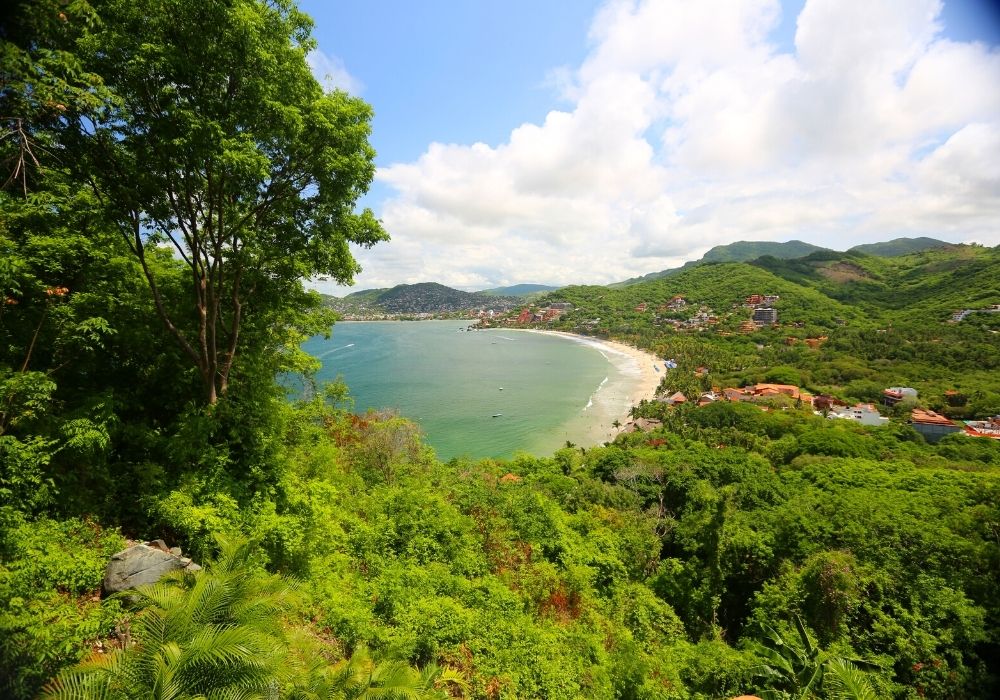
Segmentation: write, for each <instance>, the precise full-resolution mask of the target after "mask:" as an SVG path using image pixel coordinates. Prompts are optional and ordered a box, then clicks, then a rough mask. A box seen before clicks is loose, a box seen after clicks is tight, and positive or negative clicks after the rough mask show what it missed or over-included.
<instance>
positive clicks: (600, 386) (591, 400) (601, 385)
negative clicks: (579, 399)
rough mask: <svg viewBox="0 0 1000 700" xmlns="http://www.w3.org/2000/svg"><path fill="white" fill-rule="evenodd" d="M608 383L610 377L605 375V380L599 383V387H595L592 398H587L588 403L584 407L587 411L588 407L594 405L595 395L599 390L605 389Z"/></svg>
mask: <svg viewBox="0 0 1000 700" xmlns="http://www.w3.org/2000/svg"><path fill="white" fill-rule="evenodd" d="M607 383H608V378H607V377H605V378H604V380H603V381H602V382H601V383H600V384H598V385H597V388H596V389H594V393H593V394H591V395H590V398H588V399H587V405H586V406H584V407H583V410H584V411H586V410H587V409H588V408H590V407H591V406H593V405H594V397H595V396H597V392H599V391H600V390H601V389H603V388H604V385H605V384H607Z"/></svg>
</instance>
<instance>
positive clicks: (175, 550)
mask: <svg viewBox="0 0 1000 700" xmlns="http://www.w3.org/2000/svg"><path fill="white" fill-rule="evenodd" d="M170 553H171V554H173V555H174V556H175V557H179V556H181V554H182V552H181V548H180V547H171V548H170Z"/></svg>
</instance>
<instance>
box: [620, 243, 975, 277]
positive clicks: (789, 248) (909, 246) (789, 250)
mask: <svg viewBox="0 0 1000 700" xmlns="http://www.w3.org/2000/svg"><path fill="white" fill-rule="evenodd" d="M956 245H959V244H955V243H948V242H946V241H940V240H937V239H935V238H928V237H926V236H924V237H919V238H905V237H904V238H894V239H893V240H891V241H882V242H878V243H863V244H861V245H857V246H854V247H853V248H849V249H848V250H846V251H837V250H834V249H832V248H824V247H822V246H817V245H813V244H812V243H806V242H804V241H800V240H797V239H793V240H790V241H735V242H733V243H728V244H725V245H717V246H715V247H714V248H711V249H709V250H708V251H707V252H706V253H705V254H704V255H703V256H702V257H701V258H699V259H698V260H689V261H688V262H686V263H684V264H683V265H681V266H680V267H674V268H668V269H666V270H660V271H659V272H650V273H649V274H646V275H642V276H640V277H631V278H629V279H627V280H624V281H622V282H614V283H612V284H609V285H607V286H608V287H611V288H619V287H627V286H630V285H633V284H639V283H641V282H649V281H652V280H656V279H660V278H662V277H670V276H672V275H676V274H678V273H680V272H682V271H684V270H689V269H691V268H692V267H696V266H698V265H704V264H706V263H712V262H751V261H753V260H756V259H757V258H760V257H764V256H769V257H773V258H777V259H780V260H792V259H795V258H801V257H805V256H807V255H812V254H814V253H823V252H828V253H851V252H856V253H860V254H864V255H874V256H878V257H896V256H900V255H908V254H911V253H918V252H921V251H924V250H933V249H936V248H946V247H953V246H956Z"/></svg>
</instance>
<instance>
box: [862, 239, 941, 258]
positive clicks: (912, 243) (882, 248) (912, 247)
mask: <svg viewBox="0 0 1000 700" xmlns="http://www.w3.org/2000/svg"><path fill="white" fill-rule="evenodd" d="M954 247H955V244H954V243H948V242H946V241H939V240H937V239H936V238H926V237H921V238H895V239H893V240H891V241H884V242H882V243H865V244H863V245H856V246H854V247H853V248H851V251H853V252H856V253H864V254H865V255H878V256H879V257H883V258H895V257H898V256H900V255H909V254H910V253H921V252H923V251H925V250H934V249H937V248H954Z"/></svg>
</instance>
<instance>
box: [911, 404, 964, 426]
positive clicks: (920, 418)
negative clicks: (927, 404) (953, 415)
mask: <svg viewBox="0 0 1000 700" xmlns="http://www.w3.org/2000/svg"><path fill="white" fill-rule="evenodd" d="M910 422H911V423H922V424H924V425H955V424H954V423H952V422H951V421H950V420H948V419H947V418H945V417H944V416H942V415H941V414H939V413H935V412H934V411H931V410H925V409H922V408H915V409H913V413H911V414H910Z"/></svg>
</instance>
